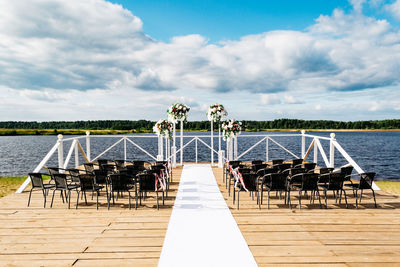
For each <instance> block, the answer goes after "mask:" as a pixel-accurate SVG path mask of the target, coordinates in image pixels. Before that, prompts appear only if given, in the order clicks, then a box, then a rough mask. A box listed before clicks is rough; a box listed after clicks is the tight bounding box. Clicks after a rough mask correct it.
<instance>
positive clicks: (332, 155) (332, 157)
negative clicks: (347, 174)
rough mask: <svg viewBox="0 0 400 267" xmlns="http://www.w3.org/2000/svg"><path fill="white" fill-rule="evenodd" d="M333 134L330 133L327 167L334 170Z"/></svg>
mask: <svg viewBox="0 0 400 267" xmlns="http://www.w3.org/2000/svg"><path fill="white" fill-rule="evenodd" d="M334 141H335V134H334V133H331V141H330V149H329V165H330V166H329V167H331V168H335V145H334V143H333V142H334Z"/></svg>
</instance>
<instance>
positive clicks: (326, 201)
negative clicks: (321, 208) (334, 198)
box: [324, 189, 328, 209]
mask: <svg viewBox="0 0 400 267" xmlns="http://www.w3.org/2000/svg"><path fill="white" fill-rule="evenodd" d="M326 191H327V190H326V189H325V190H324V196H325V208H326V209H327V208H328V196H327V194H326Z"/></svg>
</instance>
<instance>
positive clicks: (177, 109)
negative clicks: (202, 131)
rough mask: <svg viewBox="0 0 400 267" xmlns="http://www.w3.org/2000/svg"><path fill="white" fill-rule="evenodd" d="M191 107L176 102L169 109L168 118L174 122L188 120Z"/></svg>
mask: <svg viewBox="0 0 400 267" xmlns="http://www.w3.org/2000/svg"><path fill="white" fill-rule="evenodd" d="M189 110H190V108H189V107H188V106H186V105H185V104H181V103H175V104H173V105H172V106H170V107H169V109H168V110H167V113H168V120H169V121H170V122H173V123H177V122H178V121H186V119H187V115H188V113H189Z"/></svg>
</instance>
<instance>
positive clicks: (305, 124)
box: [0, 119, 400, 133]
mask: <svg viewBox="0 0 400 267" xmlns="http://www.w3.org/2000/svg"><path fill="white" fill-rule="evenodd" d="M242 123H243V128H244V129H245V130H247V131H262V130H269V129H349V130H351V129H357V130H371V129H400V120H379V121H348V122H343V121H327V120H296V119H278V120H273V121H247V120H244V121H242ZM154 124H155V121H148V120H137V121H130V120H98V121H48V122H36V121H0V128H4V129H54V130H55V133H56V132H57V131H56V130H57V129H85V130H132V132H150V131H151V130H152V128H153V126H154ZM215 128H217V127H215ZM209 129H210V122H209V121H189V122H187V123H185V130H194V131H207V130H209Z"/></svg>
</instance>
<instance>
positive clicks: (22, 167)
mask: <svg viewBox="0 0 400 267" xmlns="http://www.w3.org/2000/svg"><path fill="white" fill-rule="evenodd" d="M308 133H309V134H315V135H319V136H325V137H329V133H325V132H323V133H322V132H315V133H313V132H308ZM217 134H218V133H216V134H215V135H214V136H216V135H217ZM266 134H271V135H282V134H293V132H292V133H286V132H269V133H268V132H262V133H242V135H240V136H239V138H238V154H239V155H240V154H241V153H243V152H244V151H246V150H247V149H248V148H250V147H251V146H252V145H254V144H255V143H257V141H259V140H261V139H262V137H258V136H254V135H266ZM144 135H145V134H141V136H144ZM185 135H198V136H203V135H209V133H201V132H193V133H191V132H185ZM146 136H154V134H147V135H146ZM70 137H73V136H65V138H70ZM177 137H178V136H177ZM272 138H273V139H274V140H276V141H277V142H278V143H280V144H281V145H283V146H284V147H286V148H287V149H289V150H290V151H292V152H293V153H294V154H296V155H298V156H300V154H301V137H300V136H296V137H293V136H291V137H282V136H277V137H272ZM119 139H120V136H118V135H116V136H113V137H111V138H110V137H96V136H92V137H91V157H92V159H93V158H94V157H96V156H97V155H99V154H100V153H101V152H103V151H104V150H105V149H106V148H107V147H109V146H111V145H112V144H114V143H115V142H117V141H118V140H119ZM132 140H133V141H134V142H135V143H136V144H137V145H139V146H140V147H142V148H143V149H145V150H146V151H148V152H149V153H150V154H152V155H156V154H157V139H156V138H139V137H136V136H135V135H132ZM190 140H191V138H184V143H185V144H186V143H187V142H189V141H190ZM202 140H203V141H204V142H206V143H208V144H209V143H210V138H207V137H203V138H202ZM336 140H337V141H338V142H339V143H340V144H341V146H342V147H343V148H344V149H345V150H346V151H347V153H348V154H349V155H350V156H351V157H352V158H353V159H354V160H355V161H356V162H357V163H358V165H359V166H360V167H361V168H362V169H363V170H364V171H373V172H376V173H377V179H379V180H400V174H399V172H400V159H399V156H400V132H336ZM56 141H57V137H56V136H2V137H0V162H1V163H0V164H1V165H0V166H1V167H0V176H22V175H27V173H28V172H31V171H33V170H34V169H35V167H36V166H37V165H38V164H39V163H40V161H41V160H42V159H43V158H44V157H45V155H46V154H47V153H48V151H50V149H51V148H52V147H53V146H54V144H55V143H56ZM80 142H81V144H82V146H83V148H84V149H85V151H86V147H85V146H86V141H85V138H83V139H80ZM310 142H311V138H307V144H306V148H307V147H308V145H309V144H310ZM71 143H72V141H65V142H64V159H65V158H66V157H67V154H68V151H69V148H70V146H71ZM322 145H323V147H324V149H325V152H326V153H327V157H328V158H329V141H322ZM177 147H178V149H179V138H177ZM214 147H215V148H217V147H218V139H217V138H216V137H215V139H214ZM222 149H225V142H224V141H222ZM335 156H336V157H335V167H339V166H342V165H344V164H346V163H347V161H346V160H345V159H344V158H343V157H341V155H340V153H339V152H338V151H337V150H336V151H335ZM101 158H108V159H123V158H124V149H123V142H121V143H119V144H118V145H116V146H115V147H114V148H113V149H111V150H110V151H109V152H107V153H106V154H104V155H103V156H102V157H101ZM210 158H211V156H210V150H209V148H207V147H206V146H205V145H204V144H201V142H198V161H199V162H209V161H210ZM265 158H266V143H265V141H263V142H262V143H260V145H258V146H257V147H255V148H254V149H253V150H251V151H250V152H249V153H247V154H245V155H243V156H242V157H241V160H253V159H262V160H265ZM278 158H282V159H293V158H294V156H292V155H290V154H289V153H287V152H285V151H284V150H282V149H281V148H280V147H279V146H278V145H276V144H274V143H273V142H271V141H269V159H278ZM127 159H128V160H147V161H152V159H151V158H150V157H149V156H147V155H146V154H144V153H143V152H141V151H140V150H139V149H138V148H136V147H135V146H134V145H132V144H131V143H130V142H127ZM214 159H215V160H216V159H217V155H216V154H215V156H214ZM79 160H80V163H82V162H83V161H84V160H83V158H82V157H81V156H80V159H79ZM179 160H180V159H179V156H178V162H179ZM183 160H184V162H190V161H194V160H195V142H192V143H191V144H189V145H188V146H187V147H186V148H185V149H184V157H183ZM308 160H310V161H312V160H313V152H311V153H310V155H309V157H308ZM57 162H58V161H57V152H56V153H54V155H53V157H52V158H51V159H50V161H49V162H48V163H47V164H46V166H57V165H58V163H57ZM74 163H75V160H74V153H73V155H72V157H71V160H70V163H69V166H68V167H74ZM318 164H319V165H321V166H322V165H324V162H323V159H322V156H321V155H320V154H319V155H318Z"/></svg>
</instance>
